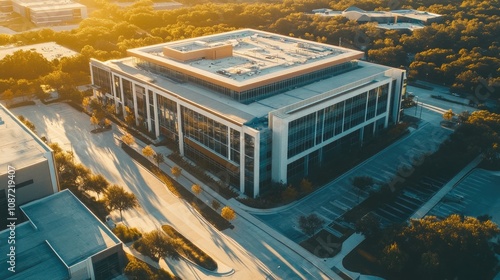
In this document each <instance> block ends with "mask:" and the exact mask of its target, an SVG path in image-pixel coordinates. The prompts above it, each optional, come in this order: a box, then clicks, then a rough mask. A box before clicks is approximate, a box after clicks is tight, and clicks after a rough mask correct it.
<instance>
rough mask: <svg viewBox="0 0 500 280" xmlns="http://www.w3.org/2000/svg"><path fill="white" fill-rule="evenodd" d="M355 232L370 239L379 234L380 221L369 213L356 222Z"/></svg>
mask: <svg viewBox="0 0 500 280" xmlns="http://www.w3.org/2000/svg"><path fill="white" fill-rule="evenodd" d="M356 232H360V233H362V234H363V235H365V236H366V237H367V238H368V237H372V236H374V235H375V234H377V233H379V232H380V221H379V220H378V219H377V217H375V215H374V214H372V213H371V212H370V213H368V214H366V215H365V216H364V217H363V218H361V219H360V220H358V221H357V222H356Z"/></svg>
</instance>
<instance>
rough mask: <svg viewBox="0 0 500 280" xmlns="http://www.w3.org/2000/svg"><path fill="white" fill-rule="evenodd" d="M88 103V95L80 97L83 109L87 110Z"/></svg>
mask: <svg viewBox="0 0 500 280" xmlns="http://www.w3.org/2000/svg"><path fill="white" fill-rule="evenodd" d="M89 105H90V97H88V96H87V97H84V98H83V99H82V107H83V109H85V111H88V108H89Z"/></svg>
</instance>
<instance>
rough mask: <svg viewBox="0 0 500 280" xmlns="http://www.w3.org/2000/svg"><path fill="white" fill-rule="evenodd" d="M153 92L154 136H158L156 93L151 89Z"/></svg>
mask: <svg viewBox="0 0 500 280" xmlns="http://www.w3.org/2000/svg"><path fill="white" fill-rule="evenodd" d="M152 93H153V103H154V104H153V110H154V114H155V116H154V117H155V134H156V137H160V120H159V118H158V101H157V93H156V92H154V91H152Z"/></svg>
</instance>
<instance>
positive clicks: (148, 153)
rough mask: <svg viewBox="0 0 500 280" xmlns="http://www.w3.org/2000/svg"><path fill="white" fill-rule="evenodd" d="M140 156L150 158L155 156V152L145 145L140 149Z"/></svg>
mask: <svg viewBox="0 0 500 280" xmlns="http://www.w3.org/2000/svg"><path fill="white" fill-rule="evenodd" d="M142 154H143V155H144V156H145V157H147V158H150V157H152V156H154V155H155V151H154V150H153V148H151V146H149V145H147V146H146V147H144V148H143V149H142Z"/></svg>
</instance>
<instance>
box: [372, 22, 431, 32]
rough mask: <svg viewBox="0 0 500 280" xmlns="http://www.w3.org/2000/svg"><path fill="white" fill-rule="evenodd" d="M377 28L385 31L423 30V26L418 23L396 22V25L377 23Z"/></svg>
mask: <svg viewBox="0 0 500 280" xmlns="http://www.w3.org/2000/svg"><path fill="white" fill-rule="evenodd" d="M377 27H378V28H381V29H387V30H410V31H413V30H416V29H421V28H424V27H425V26H424V25H423V24H418V23H410V22H398V23H379V24H378V25H377Z"/></svg>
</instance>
